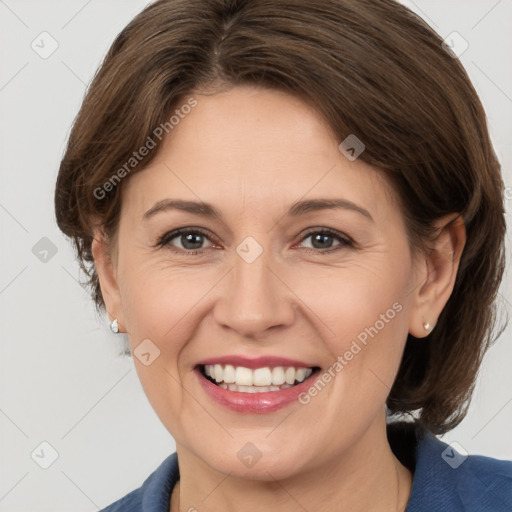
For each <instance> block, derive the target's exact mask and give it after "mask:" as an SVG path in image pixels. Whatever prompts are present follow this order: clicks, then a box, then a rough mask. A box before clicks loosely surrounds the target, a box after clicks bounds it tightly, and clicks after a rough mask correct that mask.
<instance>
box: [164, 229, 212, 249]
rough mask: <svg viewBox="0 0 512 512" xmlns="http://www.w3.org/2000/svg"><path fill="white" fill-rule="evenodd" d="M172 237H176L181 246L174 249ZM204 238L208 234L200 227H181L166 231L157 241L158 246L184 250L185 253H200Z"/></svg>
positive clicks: (206, 237)
mask: <svg viewBox="0 0 512 512" xmlns="http://www.w3.org/2000/svg"><path fill="white" fill-rule="evenodd" d="M174 239H177V240H178V241H179V242H180V243H181V245H182V246H181V247H178V248H177V249H175V248H174V247H173V244H172V243H171V242H172V241H173V240H174ZM204 239H207V240H209V237H208V235H207V234H206V233H205V232H204V231H202V230H200V229H191V228H182V229H177V230H175V231H171V232H169V233H166V234H165V235H164V236H162V237H161V238H160V240H159V241H158V243H157V246H159V247H167V246H168V247H169V248H170V249H172V250H175V251H177V252H183V251H185V252H186V254H187V255H194V254H200V253H201V252H203V249H204V248H203V247H201V245H202V244H203V243H204Z"/></svg>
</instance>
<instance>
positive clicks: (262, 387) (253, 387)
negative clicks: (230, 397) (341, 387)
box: [200, 364, 317, 393]
mask: <svg viewBox="0 0 512 512" xmlns="http://www.w3.org/2000/svg"><path fill="white" fill-rule="evenodd" d="M316 368H317V367H315V368H302V367H299V368H295V367H293V366H288V367H285V366H276V367H274V368H270V367H268V366H267V367H264V368H255V369H251V368H246V367H244V366H233V365H230V364H227V365H221V364H215V365H213V364H207V365H202V366H201V367H200V369H201V373H202V374H203V376H204V377H205V378H206V379H208V380H209V381H210V382H212V383H213V384H216V385H217V386H219V387H221V388H223V389H228V390H229V391H235V392H238V393H266V392H270V391H281V390H283V389H287V388H291V387H293V386H296V385H298V384H300V383H301V382H303V381H304V380H306V379H307V378H308V377H310V376H311V375H312V373H313V371H314V370H315V369H316Z"/></svg>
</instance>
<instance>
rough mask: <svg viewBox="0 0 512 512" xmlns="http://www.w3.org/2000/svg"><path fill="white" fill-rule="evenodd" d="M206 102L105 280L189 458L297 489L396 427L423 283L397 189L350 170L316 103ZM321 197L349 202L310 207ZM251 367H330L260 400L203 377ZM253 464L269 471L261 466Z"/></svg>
mask: <svg viewBox="0 0 512 512" xmlns="http://www.w3.org/2000/svg"><path fill="white" fill-rule="evenodd" d="M194 97H195V98H196V100H197V102H198V103H197V106H195V107H194V108H193V109H191V112H190V113H189V114H188V115H186V116H184V117H183V119H180V121H179V124H177V125H176V126H175V127H174V128H173V130H172V132H171V134H172V137H168V138H167V140H166V141H165V144H164V145H163V146H162V148H161V150H160V152H159V155H158V157H157V158H156V159H155V160H154V161H153V162H151V164H150V165H149V166H148V167H147V168H146V169H144V170H143V171H141V172H139V173H137V174H134V175H133V176H130V178H129V180H128V182H127V183H126V184H125V185H126V187H125V189H124V191H123V203H122V211H121V218H120V225H119V232H118V240H117V243H118V245H117V255H116V261H115V285H114V286H112V287H110V288H108V287H107V285H105V283H104V281H105V280H104V279H103V282H102V291H103V295H104V297H105V301H106V304H107V309H108V310H109V312H110V313H114V314H113V315H112V316H117V317H118V318H119V324H120V327H121V328H122V330H123V331H125V332H127V333H128V338H129V341H130V347H131V350H132V352H135V356H134V364H135V367H136V369H137V372H138V375H139V378H140V380H141V383H142V386H143V388H144V390H145V393H146V394H147V396H148V399H149V401H150V403H151V404H152V406H153V408H154V410H155V411H156V413H157V414H158V416H159V418H160V419H161V421H162V422H163V424H164V425H165V426H166V428H167V429H168V430H169V432H170V433H171V434H172V436H173V437H174V438H175V440H176V443H177V446H179V447H181V448H182V449H183V450H186V451H187V453H191V454H193V455H194V456H195V457H197V460H199V461H200V462H201V463H204V464H206V465H208V466H210V467H211V468H214V469H216V470H219V471H222V472H225V473H229V472H231V474H232V475H247V474H250V475H251V478H254V479H262V480H263V479H266V480H267V479H269V477H268V473H267V471H270V472H271V473H272V475H273V477H274V478H286V477H287V476H291V475H293V474H295V473H298V472H300V471H301V470H302V469H304V468H306V467H307V468H309V469H311V468H314V467H317V466H320V465H322V464H324V463H326V462H327V459H329V458H331V459H333V458H339V457H340V456H342V455H343V454H346V453H348V452H349V451H350V449H351V447H352V446H354V445H355V444H357V442H358V441H359V440H360V438H361V436H362V434H363V433H364V432H367V431H368V429H370V428H372V426H373V425H375V424H376V422H377V420H378V419H381V418H382V415H383V414H384V404H385V400H386V397H387V395H388V394H389V391H390V387H391V385H392V383H393V380H394V378H395V376H396V373H397V370H398V366H399V363H400V360H401V356H402V352H403V348H404V345H405V341H406V338H407V333H408V331H409V324H410V318H411V314H412V312H413V310H414V307H415V305H414V302H413V297H414V293H413V291H414V290H415V289H416V283H417V272H416V269H415V266H414V260H413V258H412V256H411V251H410V248H409V245H408V240H407V236H406V231H405V226H404V221H403V217H402V213H401V212H400V210H399V208H398V206H397V204H396V202H395V201H394V199H393V197H394V196H393V190H392V189H391V187H390V186H389V185H388V183H387V182H386V181H385V179H384V178H383V176H382V174H381V172H380V171H379V170H378V169H375V168H372V167H370V166H369V165H368V164H366V163H364V162H363V161H362V160H361V159H357V160H355V161H349V160H348V159H347V158H346V157H345V156H344V155H343V154H342V153H341V152H340V151H339V149H338V145H339V143H340V142H341V141H340V140H338V139H337V138H336V137H335V136H334V135H333V134H332V133H331V132H330V130H329V129H328V127H327V126H326V125H325V123H324V122H323V121H322V119H321V118H320V117H319V116H318V115H317V114H316V113H315V112H314V111H313V110H312V109H311V108H310V107H308V106H306V105H305V104H304V103H302V102H301V101H299V100H298V99H296V98H293V97H291V96H288V95H286V94H283V93H279V92H275V91H269V90H261V89H256V88H250V87H238V88H234V89H231V90H230V91H226V92H222V93H218V94H214V95H211V96H202V95H199V94H196V95H194ZM171 200H172V201H187V202H204V203H208V204H209V205H211V206H212V207H213V208H214V209H215V210H216V211H217V213H218V214H219V216H212V215H206V210H205V209H203V211H202V213H201V212H200V211H196V212H193V211H185V210H183V209H180V208H173V207H170V206H169V204H167V206H166V203H165V202H166V201H171ZM315 200H316V201H318V200H329V201H338V202H339V203H338V206H337V207H336V208H327V207H323V208H316V207H314V206H315V205H314V203H310V204H309V207H307V205H306V207H304V208H302V209H301V208H297V204H298V203H301V202H309V201H315ZM155 205H158V207H157V208H155ZM317 206H318V204H317ZM294 207H295V209H294V210H293V208H294ZM178 229H180V230H182V231H181V232H180V233H176V230H178ZM141 352H142V353H144V354H146V355H143V356H142V357H140V356H141ZM137 354H138V355H137ZM148 354H149V355H148ZM235 356H236V357H239V358H246V359H247V360H248V361H247V362H246V366H247V367H250V366H251V364H252V363H254V366H256V367H257V368H261V367H268V368H269V372H270V374H271V376H273V377H275V378H276V379H277V381H279V378H280V377H279V376H280V370H279V369H278V370H274V368H275V367H278V366H283V367H284V372H285V375H286V371H287V370H286V368H287V367H288V366H289V365H290V364H291V363H290V361H288V362H287V361H281V360H280V358H281V359H283V358H284V359H289V360H293V361H294V362H295V364H291V366H301V367H305V368H311V369H313V368H316V370H315V371H314V373H312V374H311V375H310V376H309V377H308V378H306V380H304V381H303V382H302V384H300V394H299V393H297V392H296V391H295V388H297V389H299V386H293V387H288V388H287V390H280V391H270V388H269V390H268V391H267V392H264V393H261V394H259V393H247V392H245V391H243V388H242V390H238V391H236V390H235V391H234V390H230V389H229V388H228V389H223V388H221V387H220V386H217V385H215V384H212V383H211V382H207V379H206V378H205V377H204V376H203V375H202V374H201V371H200V369H198V367H197V365H198V364H200V363H203V362H205V361H210V362H212V363H214V362H215V361H221V358H222V361H223V363H222V366H224V365H225V364H229V362H230V361H231V362H232V363H233V366H234V367H236V366H244V365H243V364H240V363H243V362H244V360H243V359H234V358H235ZM260 357H267V358H275V359H267V360H264V359H262V360H261V361H260V362H258V361H256V362H255V361H254V360H255V359H257V358H260ZM336 363H337V364H336ZM290 372H291V371H289V373H288V374H289V375H293V372H292V373H290ZM257 373H258V375H259V376H260V377H261V378H262V381H259V380H258V382H264V381H265V378H267V377H266V376H267V375H268V372H267V370H261V371H260V372H254V373H252V374H251V373H249V374H247V372H246V371H244V370H236V369H235V376H237V377H239V378H240V379H242V380H240V381H239V382H242V381H243V379H245V378H247V375H249V377H248V378H249V379H250V378H251V375H252V377H253V378H256V374H257ZM228 374H229V371H226V373H224V374H223V373H222V372H221V375H222V378H224V377H225V380H230V377H229V376H227V375H228ZM300 374H301V372H300V371H299V372H296V374H295V377H294V378H296V379H297V380H300V379H301V378H304V372H302V376H301V375H300ZM308 374H309V372H306V376H307V375H308ZM329 376H330V378H329ZM258 378H259V377H258ZM281 380H282V378H281ZM277 381H276V382H277ZM253 382H254V381H253ZM265 382H266V381H265ZM295 382H297V381H295ZM212 388H215V389H214V390H213V391H212ZM233 389H234V388H233ZM237 389H240V388H237ZM280 389H281V388H280ZM315 390H316V391H315ZM246 391H247V390H246ZM272 393H275V395H273V396H270V395H271V394H272ZM294 393H295V395H294ZM279 395H282V396H283V397H284V398H278V396H279ZM290 396H292V399H290ZM258 397H259V398H258ZM247 443H251V444H250V445H248V444H247ZM284 446H286V450H283V447H284ZM241 450H242V451H241ZM244 450H245V452H244ZM245 453H249V455H256V456H259V455H261V459H260V460H259V461H258V462H257V463H256V464H255V465H254V466H253V467H252V468H250V469H248V466H247V465H244V464H243V463H242V462H241V458H243V457H242V456H241V455H243V454H245Z"/></svg>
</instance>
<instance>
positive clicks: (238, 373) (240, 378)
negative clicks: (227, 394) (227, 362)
mask: <svg viewBox="0 0 512 512" xmlns="http://www.w3.org/2000/svg"><path fill="white" fill-rule="evenodd" d="M235 383H236V384H237V385H238V386H252V370H251V369H250V368H244V367H243V366H237V368H236V370H235Z"/></svg>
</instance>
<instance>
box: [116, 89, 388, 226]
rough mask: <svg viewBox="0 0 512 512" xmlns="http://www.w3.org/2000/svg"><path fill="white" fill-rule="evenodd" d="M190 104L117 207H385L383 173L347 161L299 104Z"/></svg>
mask: <svg viewBox="0 0 512 512" xmlns="http://www.w3.org/2000/svg"><path fill="white" fill-rule="evenodd" d="M193 97H194V98H195V100H196V101H197V105H196V106H195V107H194V108H193V109H191V110H190V111H189V113H188V114H186V115H183V116H182V117H181V118H180V120H179V122H178V123H177V124H176V125H175V126H174V127H173V128H172V131H170V132H169V134H168V135H166V137H165V139H164V141H163V144H162V146H161V148H160V149H159V153H158V155H157V157H156V158H155V159H154V160H153V161H152V162H151V164H150V165H149V166H148V167H147V168H146V169H144V170H142V171H140V172H138V173H136V174H134V175H133V176H131V177H130V179H129V183H127V184H126V185H127V187H126V194H125V199H126V198H129V201H123V203H127V204H129V205H130V208H131V209H132V208H136V209H137V210H139V211H140V210H144V211H146V210H147V209H148V208H150V207H151V206H152V204H153V202H155V201H157V200H160V199H163V198H164V197H178V198H186V199H191V200H203V201H207V202H209V203H214V204H217V205H224V206H227V205H228V204H233V203H240V202H242V203H243V206H244V208H245V209H249V208H256V209H257V210H258V211H261V209H262V208H263V209H275V208H276V207H279V206H280V207H281V208H282V206H283V204H284V203H286V204H289V203H292V202H295V201H297V200H299V199H300V198H313V197H322V198H329V197H331V198H339V197H344V198H346V199H349V200H351V201H353V202H357V203H360V204H361V205H368V208H370V207H371V209H372V210H373V212H374V213H375V215H376V216H378V215H379V214H382V213H383V212H382V211H379V210H383V209H385V208H389V207H390V206H391V205H390V204H389V203H390V198H391V197H392V195H393V194H392V189H391V188H390V186H389V184H388V183H387V181H386V180H385V179H384V177H383V175H382V172H381V171H380V170H378V169H376V168H374V167H371V166H370V165H368V164H366V163H365V162H363V161H362V160H361V159H357V160H355V161H350V160H348V159H347V158H346V157H345V156H344V155H343V154H342V153H341V152H340V150H339V149H338V146H339V144H340V142H341V141H340V140H338V139H337V137H336V136H335V135H334V133H333V132H332V130H331V129H330V127H329V126H328V125H327V124H326V123H325V122H324V121H323V119H322V117H321V116H320V115H319V114H318V113H317V112H315V110H314V109H313V108H312V107H311V106H309V105H307V104H305V103H304V102H302V101H301V100H299V99H298V98H296V97H294V96H291V95H287V94H285V93H282V92H278V91H272V90H267V89H260V88H254V87H237V88H233V89H230V90H229V91H225V92H221V93H218V94H213V95H208V96H207V95H200V94H194V95H193ZM185 101H186V100H185ZM178 108H179V107H178ZM125 206H126V204H124V205H123V208H124V207H125Z"/></svg>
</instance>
